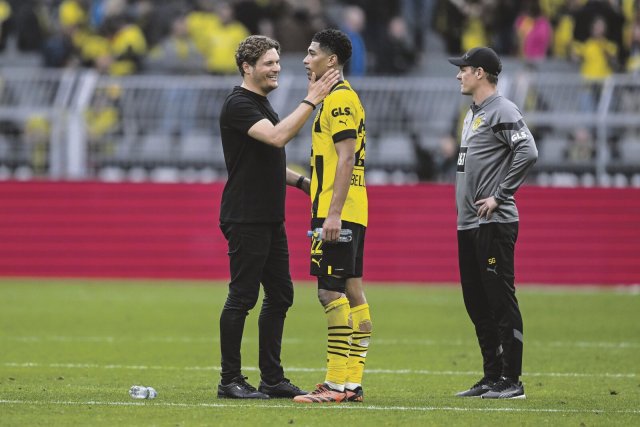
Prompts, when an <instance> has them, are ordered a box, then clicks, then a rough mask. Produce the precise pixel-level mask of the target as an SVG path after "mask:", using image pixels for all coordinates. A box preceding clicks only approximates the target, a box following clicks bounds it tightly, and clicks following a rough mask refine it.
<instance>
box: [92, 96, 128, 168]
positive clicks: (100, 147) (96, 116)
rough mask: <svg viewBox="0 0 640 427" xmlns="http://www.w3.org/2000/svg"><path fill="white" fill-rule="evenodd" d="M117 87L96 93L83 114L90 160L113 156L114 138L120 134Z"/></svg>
mask: <svg viewBox="0 0 640 427" xmlns="http://www.w3.org/2000/svg"><path fill="white" fill-rule="evenodd" d="M121 92H122V90H121V88H120V87H119V86H115V85H114V86H110V87H106V88H103V89H99V90H97V91H96V93H95V95H94V96H93V100H92V101H91V105H90V106H89V107H88V108H87V110H86V111H85V113H84V119H85V123H86V130H87V143H88V147H89V151H90V152H91V156H90V158H95V157H98V158H100V157H104V156H113V154H114V152H115V147H116V144H117V142H116V140H115V138H114V137H115V136H116V135H117V134H118V133H120V132H121V120H120V95H121Z"/></svg>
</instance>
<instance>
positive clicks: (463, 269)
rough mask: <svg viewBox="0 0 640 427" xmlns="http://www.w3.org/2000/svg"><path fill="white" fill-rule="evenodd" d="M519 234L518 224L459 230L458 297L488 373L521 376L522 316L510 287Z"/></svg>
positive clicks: (485, 372) (514, 292)
mask: <svg viewBox="0 0 640 427" xmlns="http://www.w3.org/2000/svg"><path fill="white" fill-rule="evenodd" d="M517 238H518V223H517V222H512V223H507V224H499V223H489V224H483V225H480V227H479V228H475V229H471V230H462V231H458V261H459V266H460V280H461V284H462V296H463V298H464V305H465V307H466V309H467V313H469V317H470V318H471V321H472V322H473V324H474V326H475V329H476V336H477V337H478V343H479V344H480V351H481V353H482V359H483V369H484V375H485V376H487V377H498V376H500V375H503V376H508V377H519V376H520V375H521V374H522V347H523V336H522V315H521V314H520V307H519V306H518V300H517V299H516V289H515V285H514V281H515V274H514V249H515V244H516V240H517Z"/></svg>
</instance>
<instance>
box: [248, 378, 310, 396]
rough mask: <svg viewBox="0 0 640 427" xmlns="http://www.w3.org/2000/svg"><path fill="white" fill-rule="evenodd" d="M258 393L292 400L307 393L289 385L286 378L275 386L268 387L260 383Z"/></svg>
mask: <svg viewBox="0 0 640 427" xmlns="http://www.w3.org/2000/svg"><path fill="white" fill-rule="evenodd" d="M258 391H259V392H260V393H264V394H266V395H268V396H269V397H287V398H292V397H296V396H302V395H303V394H308V393H309V392H307V391H304V390H300V389H299V388H298V387H297V386H295V385H293V384H291V381H289V380H288V379H287V378H283V379H282V381H280V382H279V383H278V384H276V385H269V384H267V383H265V382H264V381H260V386H258Z"/></svg>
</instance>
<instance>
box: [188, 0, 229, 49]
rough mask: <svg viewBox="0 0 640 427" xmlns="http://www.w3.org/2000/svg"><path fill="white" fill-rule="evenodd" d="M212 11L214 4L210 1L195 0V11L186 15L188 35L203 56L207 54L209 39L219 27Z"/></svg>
mask: <svg viewBox="0 0 640 427" xmlns="http://www.w3.org/2000/svg"><path fill="white" fill-rule="evenodd" d="M214 9H215V3H214V2H213V1H212V0H197V2H196V8H195V10H193V11H192V12H191V13H189V14H188V15H187V28H188V29H189V35H190V36H191V38H192V39H193V41H194V43H195V44H196V47H197V48H198V50H199V51H200V53H202V55H204V56H207V55H208V54H209V51H210V50H211V37H212V35H213V33H214V32H215V31H216V30H217V28H218V27H220V25H221V23H220V18H219V17H218V15H217V14H216V13H214Z"/></svg>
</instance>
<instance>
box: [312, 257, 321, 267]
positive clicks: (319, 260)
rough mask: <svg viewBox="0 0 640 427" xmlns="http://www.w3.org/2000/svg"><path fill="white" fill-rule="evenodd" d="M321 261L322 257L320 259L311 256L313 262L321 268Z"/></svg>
mask: <svg viewBox="0 0 640 427" xmlns="http://www.w3.org/2000/svg"><path fill="white" fill-rule="evenodd" d="M321 261H322V258H320V259H314V258H311V262H312V263H314V264H317V265H318V268H320V262H321Z"/></svg>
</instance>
